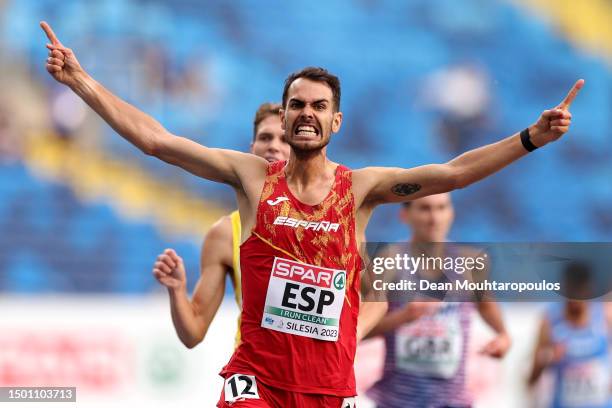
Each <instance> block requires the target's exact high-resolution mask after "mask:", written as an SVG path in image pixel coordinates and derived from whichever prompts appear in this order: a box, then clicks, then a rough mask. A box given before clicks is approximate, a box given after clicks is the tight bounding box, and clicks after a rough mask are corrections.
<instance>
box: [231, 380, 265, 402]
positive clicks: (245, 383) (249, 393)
mask: <svg viewBox="0 0 612 408" xmlns="http://www.w3.org/2000/svg"><path fill="white" fill-rule="evenodd" d="M224 392H225V401H227V402H232V401H235V400H237V399H246V398H259V394H258V393H257V382H256V381H255V376H254V375H245V374H234V375H232V376H231V377H229V378H228V379H226V380H225V388H224Z"/></svg>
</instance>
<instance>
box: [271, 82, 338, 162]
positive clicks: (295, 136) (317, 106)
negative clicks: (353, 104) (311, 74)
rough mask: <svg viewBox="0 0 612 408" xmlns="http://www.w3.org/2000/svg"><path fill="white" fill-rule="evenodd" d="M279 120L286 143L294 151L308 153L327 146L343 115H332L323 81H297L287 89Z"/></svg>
mask: <svg viewBox="0 0 612 408" xmlns="http://www.w3.org/2000/svg"><path fill="white" fill-rule="evenodd" d="M281 120H282V123H283V129H284V130H285V137H286V138H287V143H289V145H290V146H291V147H292V148H293V149H294V150H295V151H296V152H310V151H316V150H320V149H322V148H324V147H325V146H327V144H328V143H329V139H330V137H331V134H332V133H336V132H338V131H339V130H340V125H341V124H342V113H341V112H335V107H334V103H333V94H332V90H331V88H330V87H329V86H328V85H327V84H326V83H325V82H316V81H311V80H309V79H306V78H298V79H296V80H295V81H293V83H292V84H291V85H290V86H289V90H288V92H287V106H285V107H284V109H283V110H281Z"/></svg>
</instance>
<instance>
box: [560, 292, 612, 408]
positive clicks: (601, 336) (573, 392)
mask: <svg viewBox="0 0 612 408" xmlns="http://www.w3.org/2000/svg"><path fill="white" fill-rule="evenodd" d="M589 309H590V310H589V312H590V314H591V315H590V320H589V323H588V324H587V325H586V326H584V327H575V326H572V325H571V324H569V323H568V322H567V320H565V318H564V309H563V305H562V304H553V306H552V307H551V309H550V310H549V311H548V321H549V322H550V327H551V334H552V342H553V343H558V344H562V345H564V346H565V356H564V357H563V358H562V359H561V361H559V362H558V363H557V364H555V365H553V366H552V370H553V372H554V378H555V388H554V399H553V405H552V406H553V407H554V408H569V407H573V408H612V399H611V398H610V385H611V382H610V381H611V375H612V367H610V350H609V345H608V335H609V329H608V327H607V322H606V317H605V312H604V307H603V305H602V303H600V302H592V303H590V304H589Z"/></svg>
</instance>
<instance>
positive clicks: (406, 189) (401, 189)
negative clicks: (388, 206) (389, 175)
mask: <svg viewBox="0 0 612 408" xmlns="http://www.w3.org/2000/svg"><path fill="white" fill-rule="evenodd" d="M420 189H421V185H420V184H412V183H403V184H396V185H394V186H393V187H391V191H392V192H393V193H394V194H395V195H398V196H409V195H410V194H414V193H416V192H417V191H419V190H420Z"/></svg>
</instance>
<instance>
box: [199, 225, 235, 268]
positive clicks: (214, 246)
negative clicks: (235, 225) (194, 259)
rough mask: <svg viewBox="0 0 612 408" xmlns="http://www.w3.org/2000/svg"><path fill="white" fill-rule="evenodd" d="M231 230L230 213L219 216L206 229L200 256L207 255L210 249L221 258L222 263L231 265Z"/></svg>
mask: <svg viewBox="0 0 612 408" xmlns="http://www.w3.org/2000/svg"><path fill="white" fill-rule="evenodd" d="M232 237H233V230H232V218H231V214H228V215H225V216H223V217H221V218H219V219H218V220H217V221H216V222H215V223H214V224H213V225H212V227H210V229H209V230H208V233H207V234H206V237H205V238H204V243H203V244H202V256H203V257H204V256H209V255H210V251H212V252H215V254H214V255H216V256H219V257H221V258H222V260H223V263H225V264H227V265H228V266H231V264H232V253H233V245H232V244H233V242H232ZM205 252H208V253H205Z"/></svg>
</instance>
